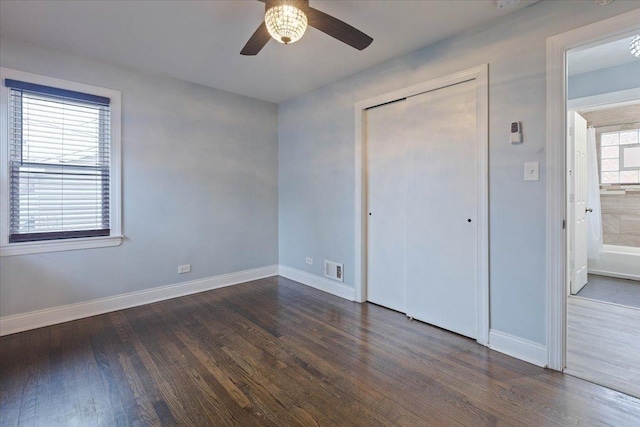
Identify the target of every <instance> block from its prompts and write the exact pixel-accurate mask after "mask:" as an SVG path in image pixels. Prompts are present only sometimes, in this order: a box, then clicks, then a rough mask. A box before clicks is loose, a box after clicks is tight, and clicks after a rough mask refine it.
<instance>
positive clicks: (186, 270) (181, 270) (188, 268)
mask: <svg viewBox="0 0 640 427" xmlns="http://www.w3.org/2000/svg"><path fill="white" fill-rule="evenodd" d="M190 271H191V264H185V265H179V266H178V274H184V273H189V272H190Z"/></svg>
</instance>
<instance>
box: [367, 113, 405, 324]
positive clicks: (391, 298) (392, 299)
mask: <svg viewBox="0 0 640 427" xmlns="http://www.w3.org/2000/svg"><path fill="white" fill-rule="evenodd" d="M405 107H406V102H405V101H398V102H394V103H391V104H386V105H383V106H380V107H375V108H371V109H369V110H367V114H366V121H367V135H366V136H367V157H368V171H367V173H368V189H367V193H368V194H367V199H368V211H369V212H368V214H370V215H367V218H368V230H367V238H368V242H367V243H368V251H367V263H368V273H367V284H368V287H367V299H368V300H369V301H371V302H373V303H376V304H379V305H382V306H385V307H388V308H391V309H393V310H397V311H400V312H403V313H404V312H405V311H406V230H407V225H406V213H407V200H406V197H407V195H406V187H407V170H406V155H407V146H406V140H405V138H404V132H405V129H404V124H403V116H404V112H405Z"/></svg>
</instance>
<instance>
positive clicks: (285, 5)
mask: <svg viewBox="0 0 640 427" xmlns="http://www.w3.org/2000/svg"><path fill="white" fill-rule="evenodd" d="M258 1H261V2H263V3H264V4H265V9H264V10H265V14H264V21H263V22H262V24H261V25H260V26H259V27H258V29H257V30H256V31H255V33H253V35H252V36H251V38H250V39H249V41H248V42H247V44H246V45H245V46H244V48H242V51H241V52H240V55H257V54H258V52H260V50H261V49H262V48H263V47H264V46H265V45H266V44H267V42H268V41H269V40H270V39H271V38H272V37H273V38H274V39H276V40H277V41H279V42H280V43H284V44H289V43H294V42H296V41H297V40H299V39H300V38H301V37H302V35H303V34H304V32H305V31H306V29H307V25H311V26H312V27H314V28H316V29H318V30H320V31H322V32H323V33H326V34H328V35H330V36H331V37H333V38H336V39H338V40H340V41H341V42H343V43H346V44H348V45H349V46H352V47H354V48H356V49H358V50H362V49H364V48H366V47H367V46H369V45H370V44H371V42H372V41H373V39H372V38H371V37H369V36H368V35H366V34H365V33H363V32H362V31H360V30H358V29H356V28H354V27H352V26H351V25H349V24H347V23H346V22H342V21H341V20H339V19H337V18H334V17H333V16H331V15H327V14H326V13H324V12H320V11H319V10H317V9H314V8H312V7H309V0H258Z"/></svg>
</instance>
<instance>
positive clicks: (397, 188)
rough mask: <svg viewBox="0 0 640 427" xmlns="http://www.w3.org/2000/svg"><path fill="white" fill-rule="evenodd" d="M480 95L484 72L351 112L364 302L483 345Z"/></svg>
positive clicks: (483, 109)
mask: <svg viewBox="0 0 640 427" xmlns="http://www.w3.org/2000/svg"><path fill="white" fill-rule="evenodd" d="M465 73H466V74H465ZM486 89H487V88H486V66H484V67H478V68H476V69H474V70H472V71H471V72H469V71H467V72H463V73H459V74H458V75H455V76H450V77H448V78H444V79H439V80H437V81H432V82H428V83H426V84H424V85H419V86H415V87H413V88H408V89H406V90H404V91H403V92H400V93H398V92H396V93H394V94H389V95H387V96H385V97H383V98H382V99H380V98H378V99H376V100H371V101H370V102H369V105H366V106H364V107H362V108H361V110H360V111H361V112H362V115H363V117H362V118H363V125H362V130H363V133H364V138H363V146H364V148H365V150H363V151H364V153H365V154H366V155H365V156H364V159H363V160H364V161H363V163H364V165H363V166H364V169H365V170H366V177H365V180H364V185H365V192H364V193H365V195H366V198H365V199H366V203H365V204H363V207H364V214H365V215H364V216H365V218H366V221H365V225H366V228H365V231H366V234H365V235H366V245H365V253H366V266H367V267H366V279H367V280H366V289H365V292H363V293H364V294H366V299H365V300H366V301H370V302H373V303H375V304H379V305H382V306H385V307H388V308H391V309H393V310H397V311H400V312H402V313H406V315H407V316H409V317H411V318H415V319H417V320H421V321H424V322H426V323H429V324H432V325H435V326H438V327H441V328H443V329H447V330H450V331H453V332H456V333H459V334H461V335H464V336H467V337H470V338H473V339H476V340H478V342H480V343H483V344H486V343H487V341H488V292H487V288H488V286H487V282H488V278H487V276H488V265H487V259H488V256H487V253H488V244H487V243H488V237H487V235H488V226H487V223H488V220H487V217H488V215H487V155H488V153H487V131H486V130H487V96H486ZM380 101H382V102H380Z"/></svg>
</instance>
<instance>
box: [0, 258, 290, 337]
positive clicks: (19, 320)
mask: <svg viewBox="0 0 640 427" xmlns="http://www.w3.org/2000/svg"><path fill="white" fill-rule="evenodd" d="M277 275H278V266H277V265H271V266H267V267H261V268H255V269H252V270H244V271H238V272H236V273H230V274H223V275H220V276H213V277H206V278H203V279H197V280H191V281H189V282H182V283H178V284H175V285H167V286H161V287H158V288H152V289H145V290H143V291H137V292H130V293H127V294H121V295H116V296H112V297H107V298H100V299H95V300H91V301H86V302H80V303H75V304H68V305H63V306H59V307H53V308H47V309H44V310H38V311H31V312H29V313H22V314H16V315H13V316H5V317H0V336H2V335H8V334H13V333H16V332H22V331H27V330H29V329H36V328H41V327H43V326H50V325H55V324H57V323H63V322H68V321H70V320H76V319H82V318H84V317H90V316H96V315H98V314H104V313H109V312H111V311H116V310H122V309H125V308H131V307H137V306H140V305H144V304H150V303H152V302H158V301H164V300H168V299H171V298H176V297H181V296H185V295H191V294H195V293H198V292H203V291H209V290H212V289H217V288H222V287H225V286H231V285H236V284H239V283H244V282H249V281H251V280H257V279H262V278H264V277H271V276H277Z"/></svg>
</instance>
